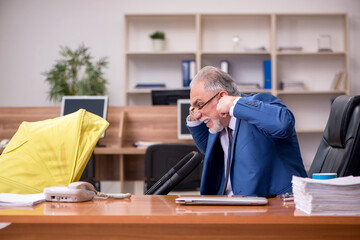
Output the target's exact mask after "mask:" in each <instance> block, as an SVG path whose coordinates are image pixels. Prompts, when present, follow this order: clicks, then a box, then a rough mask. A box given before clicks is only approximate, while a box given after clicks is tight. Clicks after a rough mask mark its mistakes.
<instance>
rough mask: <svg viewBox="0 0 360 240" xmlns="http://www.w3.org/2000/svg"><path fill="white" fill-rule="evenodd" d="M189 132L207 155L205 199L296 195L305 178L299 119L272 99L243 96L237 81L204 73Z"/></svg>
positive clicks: (195, 84)
mask: <svg viewBox="0 0 360 240" xmlns="http://www.w3.org/2000/svg"><path fill="white" fill-rule="evenodd" d="M190 101H191V107H190V114H189V116H188V118H187V126H188V128H189V131H190V132H191V134H192V136H193V138H194V141H195V143H196V145H197V147H198V149H199V150H200V151H201V152H202V153H204V154H205V159H204V167H203V174H202V179H201V187H200V192H201V194H203V195H214V194H216V195H256V196H261V195H269V194H283V193H286V192H291V191H292V185H291V179H292V176H293V175H295V176H302V177H306V176H307V175H306V171H305V169H304V165H303V162H302V159H301V154H300V149H299V143H298V140H297V136H296V131H295V127H294V126H295V119H294V116H293V114H292V113H291V111H290V110H289V109H288V108H287V107H286V106H285V104H284V103H282V102H281V100H280V99H278V98H276V97H275V96H273V95H271V94H269V93H258V94H250V95H245V94H241V93H240V92H239V91H238V89H237V86H236V83H235V82H234V80H233V79H232V77H231V76H230V75H229V74H227V73H225V72H222V71H221V70H220V69H218V68H215V67H211V66H208V67H204V68H203V69H201V70H200V71H199V73H198V74H197V75H196V76H195V78H194V79H193V80H192V82H191V85H190Z"/></svg>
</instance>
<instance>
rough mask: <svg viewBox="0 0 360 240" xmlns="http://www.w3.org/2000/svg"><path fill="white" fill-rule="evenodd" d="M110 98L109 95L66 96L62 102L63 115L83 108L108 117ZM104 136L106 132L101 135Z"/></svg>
mask: <svg viewBox="0 0 360 240" xmlns="http://www.w3.org/2000/svg"><path fill="white" fill-rule="evenodd" d="M108 99H109V98H108V96H64V97H63V98H62V103H61V116H64V115H66V114H69V113H73V112H76V111H77V110H79V109H80V108H82V109H85V110H86V111H88V112H91V113H93V114H96V115H98V116H100V117H102V118H104V119H106V117H107V110H108ZM104 136H105V132H104V133H103V134H102V135H101V138H103V137H104Z"/></svg>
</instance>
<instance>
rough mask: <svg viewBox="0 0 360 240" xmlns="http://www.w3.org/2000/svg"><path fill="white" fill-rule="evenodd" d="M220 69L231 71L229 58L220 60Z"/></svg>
mask: <svg viewBox="0 0 360 240" xmlns="http://www.w3.org/2000/svg"><path fill="white" fill-rule="evenodd" d="M220 69H221V71H223V72H226V73H230V72H229V61H228V60H220Z"/></svg>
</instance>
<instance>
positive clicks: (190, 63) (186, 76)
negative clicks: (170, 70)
mask: <svg viewBox="0 0 360 240" xmlns="http://www.w3.org/2000/svg"><path fill="white" fill-rule="evenodd" d="M181 73H182V80H183V87H188V86H189V85H190V82H191V80H192V79H193V78H194V77H195V74H196V64H195V60H193V59H191V60H182V61H181Z"/></svg>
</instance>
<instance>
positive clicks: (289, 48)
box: [278, 46, 303, 51]
mask: <svg viewBox="0 0 360 240" xmlns="http://www.w3.org/2000/svg"><path fill="white" fill-rule="evenodd" d="M278 50H279V51H302V50H303V48H302V47H301V46H280V47H279V48H278Z"/></svg>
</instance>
